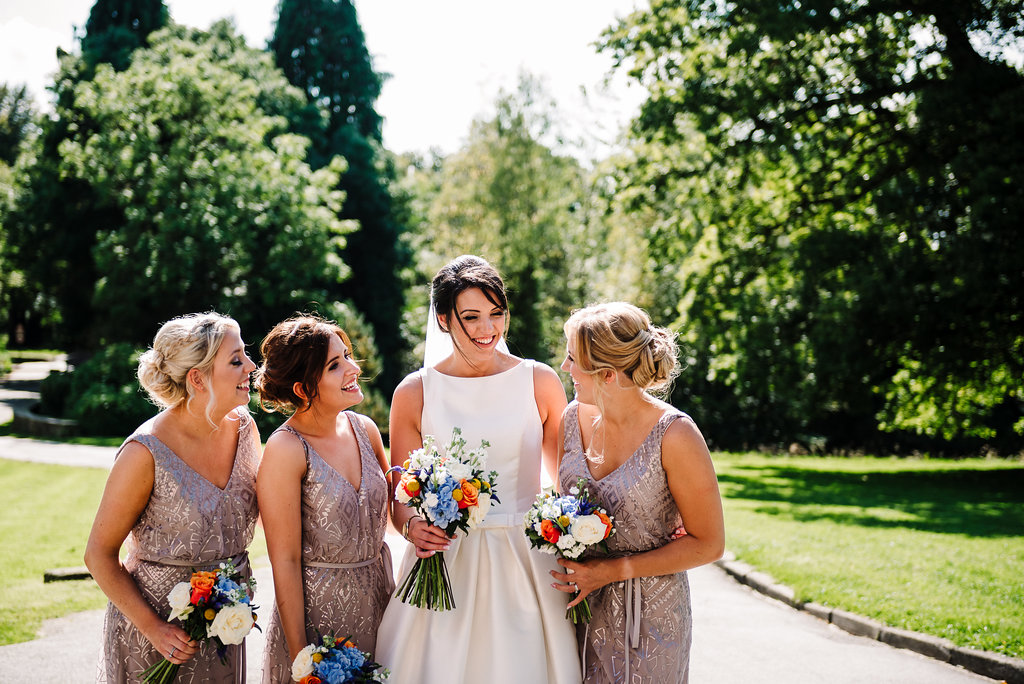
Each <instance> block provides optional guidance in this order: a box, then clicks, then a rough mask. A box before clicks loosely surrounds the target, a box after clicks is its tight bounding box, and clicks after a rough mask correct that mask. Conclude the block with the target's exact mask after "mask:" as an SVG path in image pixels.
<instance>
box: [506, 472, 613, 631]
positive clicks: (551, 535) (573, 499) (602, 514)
mask: <svg viewBox="0 0 1024 684" xmlns="http://www.w3.org/2000/svg"><path fill="white" fill-rule="evenodd" d="M523 523H524V525H525V529H526V536H527V538H528V539H529V540H530V545H531V546H533V547H534V548H536V549H540V550H541V551H543V552H544V553H552V554H556V555H558V556H560V557H562V558H569V559H571V560H576V559H577V558H579V557H580V556H581V555H582V554H583V552H584V551H586V550H587V548H589V547H591V546H594V545H598V546H600V547H601V548H602V549H603V550H604V551H607V550H608V548H607V544H606V542H605V540H606V539H608V537H609V535H611V534H612V533H613V532H614V531H615V529H614V527H613V526H612V519H611V517H610V516H609V515H608V512H607V511H605V510H604V509H603V508H601V507H600V506H598V505H597V503H596V502H595V501H594V499H593V498H592V497H591V495H590V491H589V490H588V489H587V483H586V480H584V479H582V478H580V480H579V481H578V482H577V483H576V486H575V487H572V488H571V489H570V490H569V493H568V494H567V495H566V496H558V495H556V494H555V492H553V491H550V490H549V491H544V492H541V493H540V494H538V495H537V501H536V502H534V504H533V506H532V507H531V508H530V510H529V511H527V512H526V515H525V516H524V518H523ZM566 617H567V618H569V619H570V620H572V622H573V624H579V623H580V622H590V618H591V613H590V604H589V603H588V602H587V600H586V599H583V600H582V601H580V602H579V603H577V604H576V605H575V606H573V607H572V608H570V609H569V610H568V611H566Z"/></svg>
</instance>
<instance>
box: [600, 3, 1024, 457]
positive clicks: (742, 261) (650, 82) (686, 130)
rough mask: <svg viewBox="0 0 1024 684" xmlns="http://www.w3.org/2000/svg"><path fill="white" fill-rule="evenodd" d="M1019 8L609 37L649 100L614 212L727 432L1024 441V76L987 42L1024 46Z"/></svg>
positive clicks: (691, 24) (692, 15) (836, 16)
mask: <svg viewBox="0 0 1024 684" xmlns="http://www.w3.org/2000/svg"><path fill="white" fill-rule="evenodd" d="M1009 6H1010V3H990V4H986V5H969V6H968V5H963V4H960V3H953V4H946V5H943V6H942V7H941V8H933V9H934V12H932V10H931V9H930V10H929V13H928V14H925V13H918V12H917V11H916V10H915V8H913V7H910V6H907V7H898V6H893V5H892V4H886V3H881V2H873V1H869V2H867V3H847V4H846V5H838V6H836V5H834V4H832V5H828V6H825V5H822V4H821V3H815V2H811V3H802V4H782V5H779V4H771V3H769V4H765V3H759V2H754V1H752V0H742V1H741V2H738V3H732V4H730V5H722V4H720V3H714V2H709V1H704V0H693V1H691V2H684V3H675V2H668V1H660V0H656V1H655V2H653V3H652V5H651V9H650V11H641V12H637V13H635V14H634V15H633V16H631V17H629V18H628V19H627V20H625V21H624V22H623V23H622V24H621V25H620V26H619V27H617V28H615V29H613V30H612V31H610V32H609V33H608V34H607V35H606V37H605V47H606V49H608V50H609V51H611V52H612V53H613V54H614V55H615V58H616V59H617V61H618V62H619V64H620V65H621V66H622V67H623V68H625V69H627V70H628V71H629V73H630V75H631V76H632V77H634V78H635V79H637V80H638V81H640V82H641V83H642V84H643V85H644V86H645V87H646V88H647V90H648V93H649V97H648V100H647V102H646V103H645V104H644V106H643V107H642V110H641V113H640V115H639V117H638V118H637V120H636V122H635V124H634V146H633V151H632V155H631V158H630V159H627V161H626V162H625V163H624V164H623V170H622V171H621V172H620V174H618V176H617V178H618V179H619V180H620V181H621V185H622V186H623V190H624V191H623V192H622V193H621V195H620V196H619V198H618V199H617V203H618V204H619V205H620V206H621V207H622V209H620V211H621V212H623V213H627V212H629V211H630V210H640V211H651V210H653V211H652V213H653V220H652V221H651V222H650V223H649V227H648V229H647V230H646V231H645V233H646V234H645V236H644V238H645V242H646V244H647V247H648V255H649V257H648V258H649V259H651V260H652V261H654V262H655V263H656V264H657V266H656V267H655V268H654V269H650V270H651V272H652V273H656V274H659V275H658V278H659V279H661V278H664V276H665V275H667V276H668V278H667V279H672V278H674V279H675V280H676V282H677V284H676V286H675V287H673V288H671V289H670V290H669V294H668V296H658V297H656V299H655V301H654V302H653V303H654V305H655V308H656V309H657V310H659V311H662V312H665V313H669V312H671V311H672V309H673V308H675V310H676V311H677V312H678V319H677V323H676V324H677V326H678V327H679V329H680V331H681V333H682V342H683V346H684V357H685V360H686V362H687V371H686V372H685V373H684V376H683V378H682V380H681V381H680V388H681V389H680V390H678V391H677V394H676V399H677V400H678V401H679V402H680V403H686V404H687V406H688V407H691V408H693V409H694V411H695V413H696V414H697V415H699V416H701V417H702V422H703V423H704V424H705V425H707V426H708V427H709V428H710V429H709V432H710V434H712V435H715V434H716V433H718V434H719V435H722V436H723V438H724V435H726V434H728V435H729V436H730V439H732V440H735V441H733V442H731V443H733V444H736V445H739V444H743V443H750V444H753V443H759V442H760V443H766V442H767V443H784V442H786V441H790V440H800V441H804V442H809V441H812V440H813V439H814V435H825V436H827V437H828V438H829V439H830V440H831V443H832V444H833V445H842V444H844V443H845V444H859V445H861V446H863V445H868V444H871V443H872V442H873V441H876V440H877V441H885V442H887V443H889V444H892V443H893V442H894V441H898V442H900V443H902V444H903V445H908V444H910V443H912V442H913V440H914V439H917V438H915V435H920V436H921V437H924V438H930V439H958V440H964V441H961V442H959V447H962V448H977V446H978V445H979V444H980V439H985V440H990V443H993V444H995V445H997V447H998V448H1000V449H1002V450H1006V451H1011V452H1012V451H1015V450H1018V449H1019V448H1020V447H1021V445H1022V443H1024V442H1022V440H1021V434H1024V433H1021V432H1020V429H1021V428H1024V421H1021V418H1022V417H1024V397H1022V396H1021V385H1020V382H1019V378H1020V377H1022V375H1024V340H1022V333H1021V326H1020V311H1021V310H1024V306H1022V304H1024V302H1022V301H1021V292H1024V287H1022V286H1024V280H1022V272H1021V270H1020V268H1019V264H1020V261H1021V259H1022V258H1024V254H1022V251H1021V246H1022V243H1021V241H1020V240H1019V239H1018V233H1019V228H1018V226H1017V223H1018V221H1017V219H1016V217H1017V216H1019V215H1020V213H1021V211H1022V210H1024V193H1022V191H1021V189H1020V188H1021V186H1022V184H1021V179H1022V178H1024V148H1022V143H1021V140H1022V139H1024V137H1022V135H1021V133H1022V132H1024V114H1022V113H1021V111H1022V110H1021V108H1020V107H1019V106H1014V105H1012V104H1011V103H1013V102H1016V103H1019V102H1020V99H1021V97H1022V94H1024V79H1022V77H1021V74H1020V73H1019V72H1017V71H1016V70H1014V69H1013V68H1011V67H1010V66H1008V65H1006V64H1005V63H1002V62H1001V61H1000V58H999V53H998V50H996V51H995V52H993V53H992V54H989V55H986V56H982V55H979V54H978V53H977V52H976V51H975V50H974V48H973V47H972V42H971V40H970V39H969V34H970V35H974V36H979V35H985V36H986V37H988V38H990V39H991V40H992V42H993V44H995V45H1004V46H1005V45H1008V44H1009V45H1013V44H1015V43H1016V44H1018V45H1019V42H1020V40H1021V39H1022V37H1024V20H1022V19H1021V16H1020V15H1019V13H1014V12H1012V11H1009V10H1008V7H1009ZM1007 41H1008V42H1007ZM976 42H984V41H983V40H981V39H979V40H978V41H976ZM662 282H664V280H662ZM659 300H660V301H659ZM1015 426H1016V427H1015ZM883 431H891V432H892V434H889V435H886V434H885V433H884V432H883ZM972 440H973V441H972Z"/></svg>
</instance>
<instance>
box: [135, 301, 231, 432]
mask: <svg viewBox="0 0 1024 684" xmlns="http://www.w3.org/2000/svg"><path fill="white" fill-rule="evenodd" d="M229 329H234V330H240V328H239V327H238V323H237V322H235V320H234V319H232V318H228V317H227V316H222V315H221V314H219V313H214V312H213V311H209V312H207V313H194V314H188V315H185V316H179V317H178V318H172V319H171V320H169V321H167V322H166V323H164V324H163V325H161V326H160V329H159V330H158V331H157V333H156V336H155V337H154V338H153V344H152V346H150V348H149V349H147V350H146V351H145V352H144V353H143V354H142V356H140V357H139V367H138V371H137V375H138V378H139V384H140V385H142V388H143V389H145V390H146V394H148V395H149V399H150V401H152V402H153V403H154V404H156V405H157V406H160V407H161V408H165V409H167V408H174V407H175V406H178V405H179V404H181V403H182V402H184V403H185V405H186V407H187V406H188V405H189V404H190V403H191V402H192V398H193V396H194V395H195V390H194V389H193V388H192V385H190V384H189V382H188V372H189V371H190V370H192V369H193V368H195V369H197V370H198V371H199V372H200V373H202V374H203V376H204V377H207V378H208V377H210V373H211V371H212V370H213V360H214V359H215V358H216V356H217V352H218V351H220V345H221V343H222V342H223V341H224V336H225V335H226V334H227V331H228V330H229ZM215 402H216V397H214V395H213V388H212V387H211V388H210V400H209V401H208V402H207V404H206V420H208V421H209V422H210V424H211V425H214V426H215V427H216V424H215V423H214V422H213V419H212V418H211V416H210V411H212V410H213V406H214V403H215Z"/></svg>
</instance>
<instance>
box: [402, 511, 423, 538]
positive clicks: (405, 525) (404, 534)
mask: <svg viewBox="0 0 1024 684" xmlns="http://www.w3.org/2000/svg"><path fill="white" fill-rule="evenodd" d="M418 517H419V516H418V515H411V516H409V519H408V520H406V521H405V522H404V523H402V537H403V538H404V539H405V541H407V542H411V541H412V540H411V539H409V527H410V526H411V525H412V520H413V518H418Z"/></svg>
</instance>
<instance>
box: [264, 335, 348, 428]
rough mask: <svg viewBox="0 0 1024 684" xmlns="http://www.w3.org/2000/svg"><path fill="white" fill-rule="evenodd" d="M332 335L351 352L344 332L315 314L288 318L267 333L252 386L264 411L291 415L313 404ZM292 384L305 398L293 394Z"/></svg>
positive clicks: (317, 394) (317, 393)
mask: <svg viewBox="0 0 1024 684" xmlns="http://www.w3.org/2000/svg"><path fill="white" fill-rule="evenodd" d="M334 336H337V337H339V338H340V339H341V341H342V342H344V343H345V346H346V347H347V348H348V349H349V351H353V352H354V350H353V349H352V342H351V341H350V340H349V337H348V335H347V334H345V331H344V330H342V329H341V328H340V327H339V326H338V325H337V324H336V323H334V322H332V321H328V320H326V319H324V318H320V317H319V316H315V315H303V316H295V317H293V318H289V319H288V320H286V321H282V322H280V323H278V324H277V325H275V326H274V328H273V330H271V331H270V332H269V333H267V336H266V337H265V338H263V343H262V344H260V354H261V355H262V357H263V363H262V365H261V366H260V367H259V369H257V371H256V377H255V381H254V383H253V384H254V387H255V388H256V391H257V392H259V394H260V407H261V408H262V409H263V410H264V411H266V412H268V413H273V412H274V411H279V412H281V413H284V414H286V415H291V414H292V413H295V412H296V411H305V410H307V409H308V408H309V407H310V406H312V405H313V401H314V400H315V399H316V398H317V397H318V396H319V389H318V385H319V383H320V378H322V377H323V374H324V366H326V365H327V353H328V351H329V349H330V345H331V338H332V337H334ZM295 383H299V384H300V385H301V386H302V393H303V394H305V395H306V398H305V399H303V398H302V397H301V396H299V395H298V394H297V393H296V392H295Z"/></svg>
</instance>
